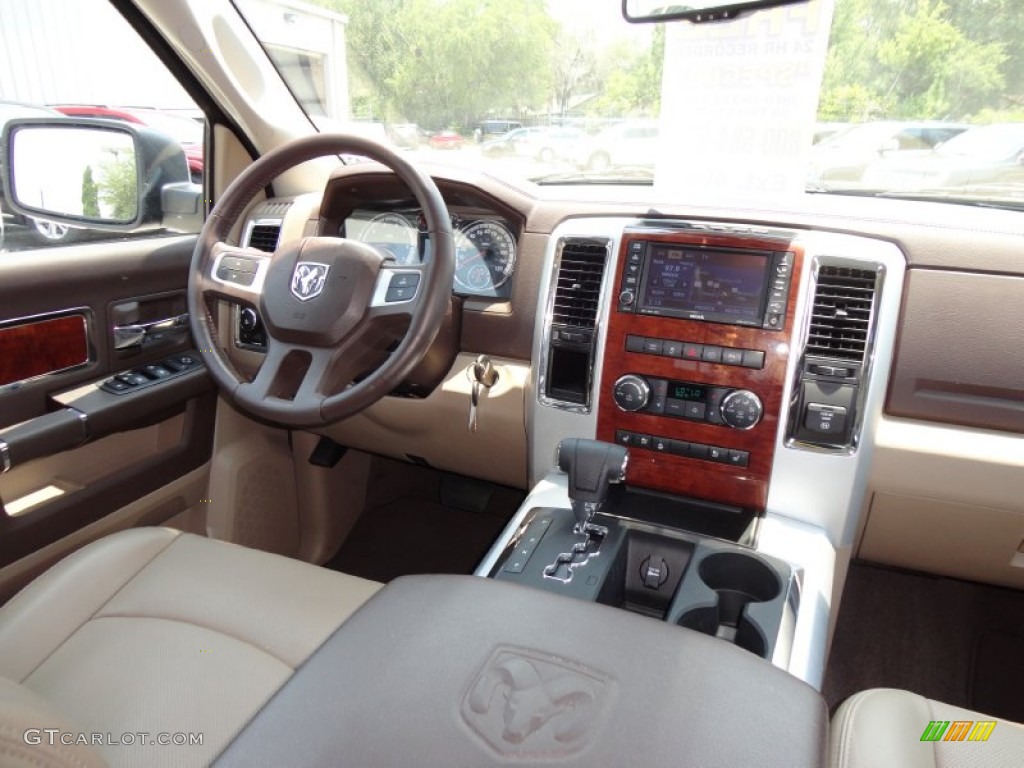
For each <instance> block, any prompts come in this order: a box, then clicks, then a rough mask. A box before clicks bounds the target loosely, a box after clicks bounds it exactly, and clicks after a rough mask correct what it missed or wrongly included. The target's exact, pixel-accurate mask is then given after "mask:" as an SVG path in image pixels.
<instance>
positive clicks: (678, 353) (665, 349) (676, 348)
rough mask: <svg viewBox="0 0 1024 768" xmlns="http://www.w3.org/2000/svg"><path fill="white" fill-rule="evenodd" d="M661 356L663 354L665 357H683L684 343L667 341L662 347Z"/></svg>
mask: <svg viewBox="0 0 1024 768" xmlns="http://www.w3.org/2000/svg"><path fill="white" fill-rule="evenodd" d="M661 354H663V355H664V356H665V357H682V356H683V342H681V341H668V340H666V341H665V343H664V345H663V346H662V350H661Z"/></svg>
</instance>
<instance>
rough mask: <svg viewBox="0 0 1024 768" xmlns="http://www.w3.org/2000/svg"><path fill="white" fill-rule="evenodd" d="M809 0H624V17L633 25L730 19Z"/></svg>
mask: <svg viewBox="0 0 1024 768" xmlns="http://www.w3.org/2000/svg"><path fill="white" fill-rule="evenodd" d="M806 2H808V0H731V1H730V0H688V2H686V3H671V2H667V0H622V17H623V18H624V19H625V20H626V21H628V22H630V23H632V24H651V23H655V22H662V21H691V22H694V23H701V22H705V21H727V20H729V19H735V18H736V17H737V16H740V15H742V14H744V13H752V12H753V11H760V10H763V9H765V8H777V7H778V6H780V5H795V4H796V3H806Z"/></svg>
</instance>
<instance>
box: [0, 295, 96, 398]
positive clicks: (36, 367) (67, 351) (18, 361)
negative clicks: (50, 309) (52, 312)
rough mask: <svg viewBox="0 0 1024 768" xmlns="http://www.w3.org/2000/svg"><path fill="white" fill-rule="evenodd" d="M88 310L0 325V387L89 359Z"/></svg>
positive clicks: (65, 368) (63, 368)
mask: <svg viewBox="0 0 1024 768" xmlns="http://www.w3.org/2000/svg"><path fill="white" fill-rule="evenodd" d="M89 359H90V358H89V326H88V321H87V319H86V316H85V313H84V312H79V311H75V312H72V313H71V314H63V315H60V316H47V317H39V318H31V319H25V320H15V321H13V322H9V323H8V324H5V325H4V326H3V327H0V386H4V385H7V384H14V383H17V382H22V381H26V380H28V379H34V378H36V377H38V376H44V375H48V374H53V373H59V372H61V371H66V370H69V369H71V368H77V367H78V366H80V365H85V364H86V363H88V362H89Z"/></svg>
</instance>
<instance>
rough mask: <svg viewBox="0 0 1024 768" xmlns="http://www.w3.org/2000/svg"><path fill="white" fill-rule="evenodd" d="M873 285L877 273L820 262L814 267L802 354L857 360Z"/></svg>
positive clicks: (867, 327) (860, 358) (868, 324)
mask: <svg viewBox="0 0 1024 768" xmlns="http://www.w3.org/2000/svg"><path fill="white" fill-rule="evenodd" d="M876 288H877V273H876V272H874V271H872V270H870V269H853V268H851V267H838V266H832V265H824V264H823V265H822V266H821V267H820V268H819V270H818V278H817V285H816V288H815V293H814V305H813V307H812V309H811V321H810V326H809V331H808V337H807V348H806V354H808V355H816V356H820V357H829V358H834V359H838V360H850V361H855V362H861V361H863V360H864V354H865V352H866V351H867V344H868V333H869V331H870V328H871V316H872V310H873V307H874V302H875V292H876Z"/></svg>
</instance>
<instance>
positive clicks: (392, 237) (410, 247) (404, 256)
mask: <svg viewBox="0 0 1024 768" xmlns="http://www.w3.org/2000/svg"><path fill="white" fill-rule="evenodd" d="M358 239H359V240H361V241H362V242H364V243H367V244H368V245H372V246H373V247H375V248H377V249H378V250H381V251H384V252H386V253H388V254H390V255H391V256H394V258H395V261H397V262H398V263H399V264H401V265H403V266H410V265H412V266H415V265H416V264H419V261H420V257H419V249H418V247H417V244H418V241H419V236H418V234H417V232H416V227H415V226H413V223H412V222H411V221H409V220H408V219H407V218H405V216H403V215H402V214H400V213H394V212H389V213H381V214H378V215H376V216H374V217H373V218H372V219H370V220H369V221H368V222H366V226H365V227H363V231H362V233H360V235H359V238H358Z"/></svg>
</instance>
